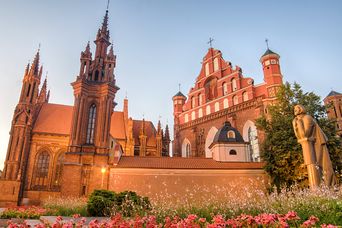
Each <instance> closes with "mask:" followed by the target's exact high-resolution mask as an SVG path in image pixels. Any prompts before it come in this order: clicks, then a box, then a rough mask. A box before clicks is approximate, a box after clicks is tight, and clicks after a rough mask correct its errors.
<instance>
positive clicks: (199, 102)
mask: <svg viewBox="0 0 342 228" xmlns="http://www.w3.org/2000/svg"><path fill="white" fill-rule="evenodd" d="M202 102H203V98H202V94H199V95H198V105H202Z"/></svg>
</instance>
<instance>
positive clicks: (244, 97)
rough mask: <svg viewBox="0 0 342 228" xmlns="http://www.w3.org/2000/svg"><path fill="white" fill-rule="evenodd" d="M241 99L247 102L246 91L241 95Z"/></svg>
mask: <svg viewBox="0 0 342 228" xmlns="http://www.w3.org/2000/svg"><path fill="white" fill-rule="evenodd" d="M242 99H243V101H248V93H247V92H246V91H245V92H243V93H242Z"/></svg>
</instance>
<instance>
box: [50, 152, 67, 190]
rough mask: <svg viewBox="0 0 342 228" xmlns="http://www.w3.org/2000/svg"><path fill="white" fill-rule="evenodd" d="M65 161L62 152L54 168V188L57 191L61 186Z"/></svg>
mask: <svg viewBox="0 0 342 228" xmlns="http://www.w3.org/2000/svg"><path fill="white" fill-rule="evenodd" d="M63 162H64V153H60V154H59V155H58V157H57V161H56V165H55V169H54V171H55V173H54V175H53V179H52V189H53V190H56V191H59V190H60V188H61V181H62V172H63Z"/></svg>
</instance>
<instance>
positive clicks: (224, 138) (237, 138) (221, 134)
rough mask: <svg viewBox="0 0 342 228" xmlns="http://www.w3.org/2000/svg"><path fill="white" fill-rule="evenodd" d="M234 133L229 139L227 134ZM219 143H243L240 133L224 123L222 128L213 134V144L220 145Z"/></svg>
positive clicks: (228, 123)
mask: <svg viewBox="0 0 342 228" xmlns="http://www.w3.org/2000/svg"><path fill="white" fill-rule="evenodd" d="M230 131H232V132H234V135H233V137H229V135H228V132H230ZM221 142H238V143H244V142H245V141H244V140H243V138H242V136H241V134H240V132H239V131H238V130H237V129H236V128H234V127H232V125H231V124H230V122H228V121H226V122H224V124H223V126H222V127H221V128H220V129H219V130H218V131H217V133H216V134H215V137H214V140H213V143H221Z"/></svg>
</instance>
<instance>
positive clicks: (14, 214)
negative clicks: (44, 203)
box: [0, 206, 49, 219]
mask: <svg viewBox="0 0 342 228" xmlns="http://www.w3.org/2000/svg"><path fill="white" fill-rule="evenodd" d="M48 213H49V210H48V209H45V208H41V207H34V206H31V207H10V208H6V209H5V210H4V211H3V212H2V213H1V214H0V218H1V219H10V218H20V219H39V217H40V216H42V215H46V214H48Z"/></svg>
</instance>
